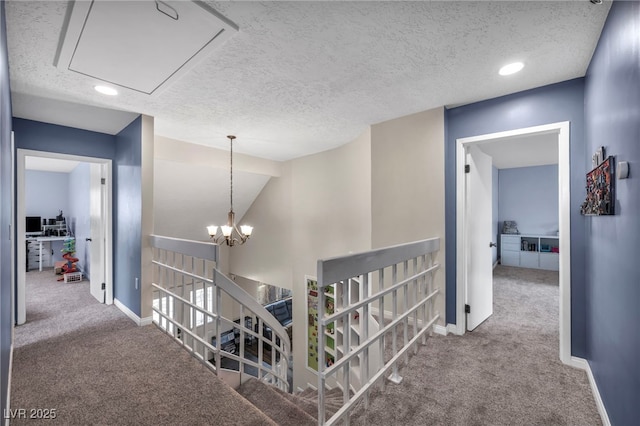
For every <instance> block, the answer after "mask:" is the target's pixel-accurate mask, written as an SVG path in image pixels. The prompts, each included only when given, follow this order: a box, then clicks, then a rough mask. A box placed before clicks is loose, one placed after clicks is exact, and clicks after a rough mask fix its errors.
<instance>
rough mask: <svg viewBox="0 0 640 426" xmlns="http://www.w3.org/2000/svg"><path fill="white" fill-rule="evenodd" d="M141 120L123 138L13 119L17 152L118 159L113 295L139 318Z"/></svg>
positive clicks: (116, 164) (114, 216)
mask: <svg viewBox="0 0 640 426" xmlns="http://www.w3.org/2000/svg"><path fill="white" fill-rule="evenodd" d="M141 122H142V119H141V118H140V117H138V118H137V119H136V120H134V121H133V122H132V123H131V124H130V125H129V126H128V127H127V128H125V129H124V130H122V132H121V133H120V134H118V135H116V136H113V135H107V134H104V133H96V132H91V131H88V130H80V129H75V128H72V127H64V126H57V125H54V124H47V123H41V122H38V121H31V120H24V119H20V118H14V119H13V129H14V131H15V142H16V147H17V148H21V149H32V150H36V151H45V152H57V153H63V154H71V155H80V156H86V157H96V158H106V159H112V160H113V175H114V176H113V200H114V203H113V204H114V205H113V277H114V280H113V295H114V297H115V298H117V299H118V300H120V301H121V302H122V303H123V304H125V305H126V306H127V307H128V308H129V309H130V310H131V311H133V312H135V313H136V314H138V315H140V289H139V288H138V290H135V289H134V287H133V283H134V282H135V278H136V277H140V250H141V247H142V245H141V244H142V240H141V238H140V223H141V207H140V206H141V202H140V192H141V186H140V164H141V155H140V152H141V136H142V135H141ZM136 174H137V177H136ZM136 206H137V207H136ZM125 253H127V255H126V256H125ZM136 259H137V260H136Z"/></svg>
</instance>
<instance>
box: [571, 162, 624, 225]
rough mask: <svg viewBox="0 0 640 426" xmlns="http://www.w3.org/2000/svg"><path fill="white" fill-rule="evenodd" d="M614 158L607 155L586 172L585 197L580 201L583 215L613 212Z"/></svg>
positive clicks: (609, 213) (614, 202)
mask: <svg viewBox="0 0 640 426" xmlns="http://www.w3.org/2000/svg"><path fill="white" fill-rule="evenodd" d="M615 183H616V180H615V159H614V157H613V156H609V157H607V159H606V160H604V161H602V163H600V164H599V165H598V166H596V167H595V168H594V169H593V170H591V171H590V172H589V173H587V199H586V200H585V201H584V203H582V207H581V208H580V213H582V214H583V215H593V216H601V215H613V214H615V205H616V197H615Z"/></svg>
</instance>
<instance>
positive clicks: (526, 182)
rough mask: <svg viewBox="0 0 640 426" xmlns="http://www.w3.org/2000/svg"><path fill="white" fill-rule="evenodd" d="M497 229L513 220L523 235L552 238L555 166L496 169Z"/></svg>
mask: <svg viewBox="0 0 640 426" xmlns="http://www.w3.org/2000/svg"><path fill="white" fill-rule="evenodd" d="M499 188H500V189H499V191H500V203H499V204H500V206H499V214H498V220H499V221H500V229H502V222H503V221H505V220H515V221H516V222H517V223H518V230H519V231H520V232H521V233H523V234H540V235H556V232H557V231H558V165H556V164H554V165H548V166H535V167H518V168H515V169H502V170H500V183H499Z"/></svg>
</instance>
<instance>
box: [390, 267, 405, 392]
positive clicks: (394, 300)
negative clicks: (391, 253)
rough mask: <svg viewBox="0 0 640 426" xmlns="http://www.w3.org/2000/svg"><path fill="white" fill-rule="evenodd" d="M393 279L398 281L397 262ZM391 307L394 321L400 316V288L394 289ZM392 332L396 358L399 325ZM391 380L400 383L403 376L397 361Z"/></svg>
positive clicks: (392, 269) (392, 275)
mask: <svg viewBox="0 0 640 426" xmlns="http://www.w3.org/2000/svg"><path fill="white" fill-rule="evenodd" d="M391 281H392V282H393V283H396V282H398V265H397V264H396V263H394V264H393V266H391ZM391 309H392V312H391V321H392V322H394V321H395V320H396V319H397V318H398V290H396V289H394V290H393V293H392V306H391ZM392 332H393V337H392V338H393V340H392V341H391V349H392V353H393V355H392V358H395V356H396V354H397V353H398V350H397V348H396V346H397V340H398V327H397V326H395V325H394V326H393V328H392ZM389 380H391V381H392V382H393V383H395V384H399V383H400V382H401V381H402V376H400V374H398V363H397V362H394V363H393V373H391V376H390V377H389Z"/></svg>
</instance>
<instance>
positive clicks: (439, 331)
mask: <svg viewBox="0 0 640 426" xmlns="http://www.w3.org/2000/svg"><path fill="white" fill-rule="evenodd" d="M433 332H434V333H436V334H441V335H443V336H446V335H447V334H448V332H447V327H445V326H443V325H438V324H436V325H434V326H433Z"/></svg>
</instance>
